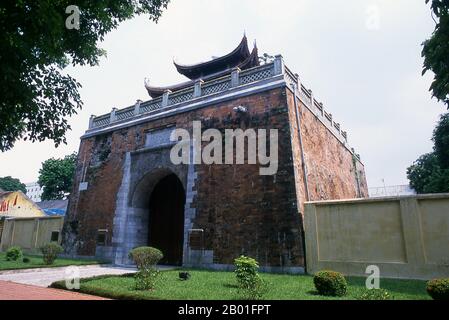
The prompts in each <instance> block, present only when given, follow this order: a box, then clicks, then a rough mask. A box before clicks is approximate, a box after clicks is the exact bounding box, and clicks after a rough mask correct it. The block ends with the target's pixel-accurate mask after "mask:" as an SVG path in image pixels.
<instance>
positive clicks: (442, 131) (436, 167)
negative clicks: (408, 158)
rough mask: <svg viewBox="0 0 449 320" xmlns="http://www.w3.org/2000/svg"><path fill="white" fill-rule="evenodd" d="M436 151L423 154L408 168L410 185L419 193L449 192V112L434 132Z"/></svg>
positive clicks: (433, 138)
mask: <svg viewBox="0 0 449 320" xmlns="http://www.w3.org/2000/svg"><path fill="white" fill-rule="evenodd" d="M432 140H433V141H434V144H435V145H434V152H431V153H427V154H424V155H422V156H421V157H419V158H418V160H416V161H415V162H414V163H413V165H411V166H410V167H409V168H407V178H408V179H409V181H410V186H411V187H412V188H413V189H415V190H416V192H417V193H442V192H449V113H446V114H443V115H441V117H440V120H439V121H438V124H437V126H436V128H435V130H434V132H433V137H432Z"/></svg>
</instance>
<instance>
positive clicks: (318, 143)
mask: <svg viewBox="0 0 449 320" xmlns="http://www.w3.org/2000/svg"><path fill="white" fill-rule="evenodd" d="M287 92H288V105H289V117H290V125H291V132H292V141H293V143H292V146H293V155H294V167H295V172H296V176H297V179H296V186H297V190H299V192H298V193H297V196H298V201H299V204H300V205H299V206H300V208H301V212H303V210H302V208H303V204H304V202H305V201H307V199H306V192H305V179H304V170H303V166H302V158H301V148H300V140H299V133H298V125H297V121H296V113H295V112H296V111H295V104H294V100H293V99H294V98H293V94H292V93H291V92H290V91H289V90H287ZM297 101H298V102H297V105H298V111H299V115H300V123H301V134H302V141H303V152H304V159H305V162H306V171H307V182H308V189H309V197H310V199H309V200H310V201H319V200H330V199H351V198H358V197H367V196H368V187H367V183H366V177H365V171H364V167H363V164H362V163H361V162H360V161H359V160H358V159H356V158H355V156H354V155H353V154H352V153H351V152H350V151H349V149H348V148H347V147H346V146H345V145H343V143H342V142H340V141H339V140H338V139H337V138H336V137H335V136H334V135H333V134H332V133H331V131H330V130H328V129H327V128H326V126H325V125H324V124H323V123H322V122H321V121H320V120H319V119H318V117H316V116H315V115H314V114H313V113H312V112H311V111H310V110H309V109H308V108H307V107H306V106H305V105H304V104H303V103H301V102H300V100H299V99H298V100H297ZM356 173H357V174H358V182H357V177H356ZM358 184H359V185H358ZM359 189H360V190H359Z"/></svg>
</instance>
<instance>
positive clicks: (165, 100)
mask: <svg viewBox="0 0 449 320" xmlns="http://www.w3.org/2000/svg"><path fill="white" fill-rule="evenodd" d="M170 93H171V90H168V89H167V90H165V91H164V95H163V96H162V108H164V107H166V106H168V98H169V96H170Z"/></svg>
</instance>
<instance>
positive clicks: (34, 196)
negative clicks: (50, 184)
mask: <svg viewBox="0 0 449 320" xmlns="http://www.w3.org/2000/svg"><path fill="white" fill-rule="evenodd" d="M26 189H27V196H28V198H30V199H31V200H33V201H34V202H39V201H41V200H42V199H41V197H42V192H44V191H43V190H42V188H41V187H40V186H39V183H37V182H31V183H27V184H26Z"/></svg>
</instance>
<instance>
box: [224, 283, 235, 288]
mask: <svg viewBox="0 0 449 320" xmlns="http://www.w3.org/2000/svg"><path fill="white" fill-rule="evenodd" d="M223 287H225V288H229V289H238V288H239V286H238V285H236V284H234V283H225V284H223Z"/></svg>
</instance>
